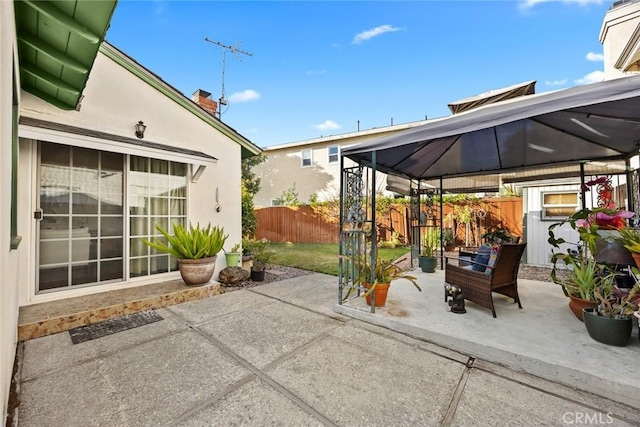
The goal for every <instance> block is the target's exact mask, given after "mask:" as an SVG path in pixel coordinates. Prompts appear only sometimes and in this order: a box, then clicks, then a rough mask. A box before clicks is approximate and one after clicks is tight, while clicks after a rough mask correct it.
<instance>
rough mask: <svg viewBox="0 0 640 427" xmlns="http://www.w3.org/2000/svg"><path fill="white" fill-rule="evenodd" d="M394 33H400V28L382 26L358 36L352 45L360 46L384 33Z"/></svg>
mask: <svg viewBox="0 0 640 427" xmlns="http://www.w3.org/2000/svg"><path fill="white" fill-rule="evenodd" d="M393 31H400V28H398V27H394V26H392V25H380V26H379V27H375V28H373V29H371V30H365V31H363V32H361V33H358V34H356V36H355V37H354V38H353V41H352V42H351V43H353V44H360V43H362V42H363V41H365V40H370V39H372V38H374V37H377V36H379V35H381V34H384V33H389V32H393Z"/></svg>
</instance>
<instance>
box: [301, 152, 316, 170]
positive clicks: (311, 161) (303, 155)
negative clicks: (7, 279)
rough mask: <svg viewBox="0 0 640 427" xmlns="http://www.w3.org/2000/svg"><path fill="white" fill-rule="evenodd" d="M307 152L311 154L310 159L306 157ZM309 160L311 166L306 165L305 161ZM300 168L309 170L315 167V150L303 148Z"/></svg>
mask: <svg viewBox="0 0 640 427" xmlns="http://www.w3.org/2000/svg"><path fill="white" fill-rule="evenodd" d="M305 152H308V153H309V157H305ZM305 160H309V164H308V165H305V164H304V161H305ZM300 166H301V167H303V168H309V167H311V166H313V150H312V149H311V148H303V149H302V150H300Z"/></svg>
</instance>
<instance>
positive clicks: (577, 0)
mask: <svg viewBox="0 0 640 427" xmlns="http://www.w3.org/2000/svg"><path fill="white" fill-rule="evenodd" d="M602 1H603V0H524V1H522V2H521V3H520V8H521V9H531V8H533V7H534V6H536V5H538V4H541V3H549V2H560V3H571V4H577V5H580V6H586V5H589V4H602Z"/></svg>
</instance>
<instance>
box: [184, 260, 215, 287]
mask: <svg viewBox="0 0 640 427" xmlns="http://www.w3.org/2000/svg"><path fill="white" fill-rule="evenodd" d="M216 259H217V257H215V256H212V257H207V258H200V259H179V258H178V268H180V275H181V276H182V280H184V283H186V284H187V285H189V286H198V285H204V284H205V283H208V282H209V280H211V277H213V272H214V271H215V270H216Z"/></svg>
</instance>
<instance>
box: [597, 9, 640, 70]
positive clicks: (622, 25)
mask: <svg viewBox="0 0 640 427" xmlns="http://www.w3.org/2000/svg"><path fill="white" fill-rule="evenodd" d="M600 43H602V52H603V54H604V74H605V79H613V78H616V77H621V76H623V75H625V74H636V73H638V72H640V2H639V1H638V0H619V1H616V2H615V3H613V5H612V6H611V8H610V9H609V11H608V12H607V14H606V15H605V18H604V21H603V23H602V29H601V30H600Z"/></svg>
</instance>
